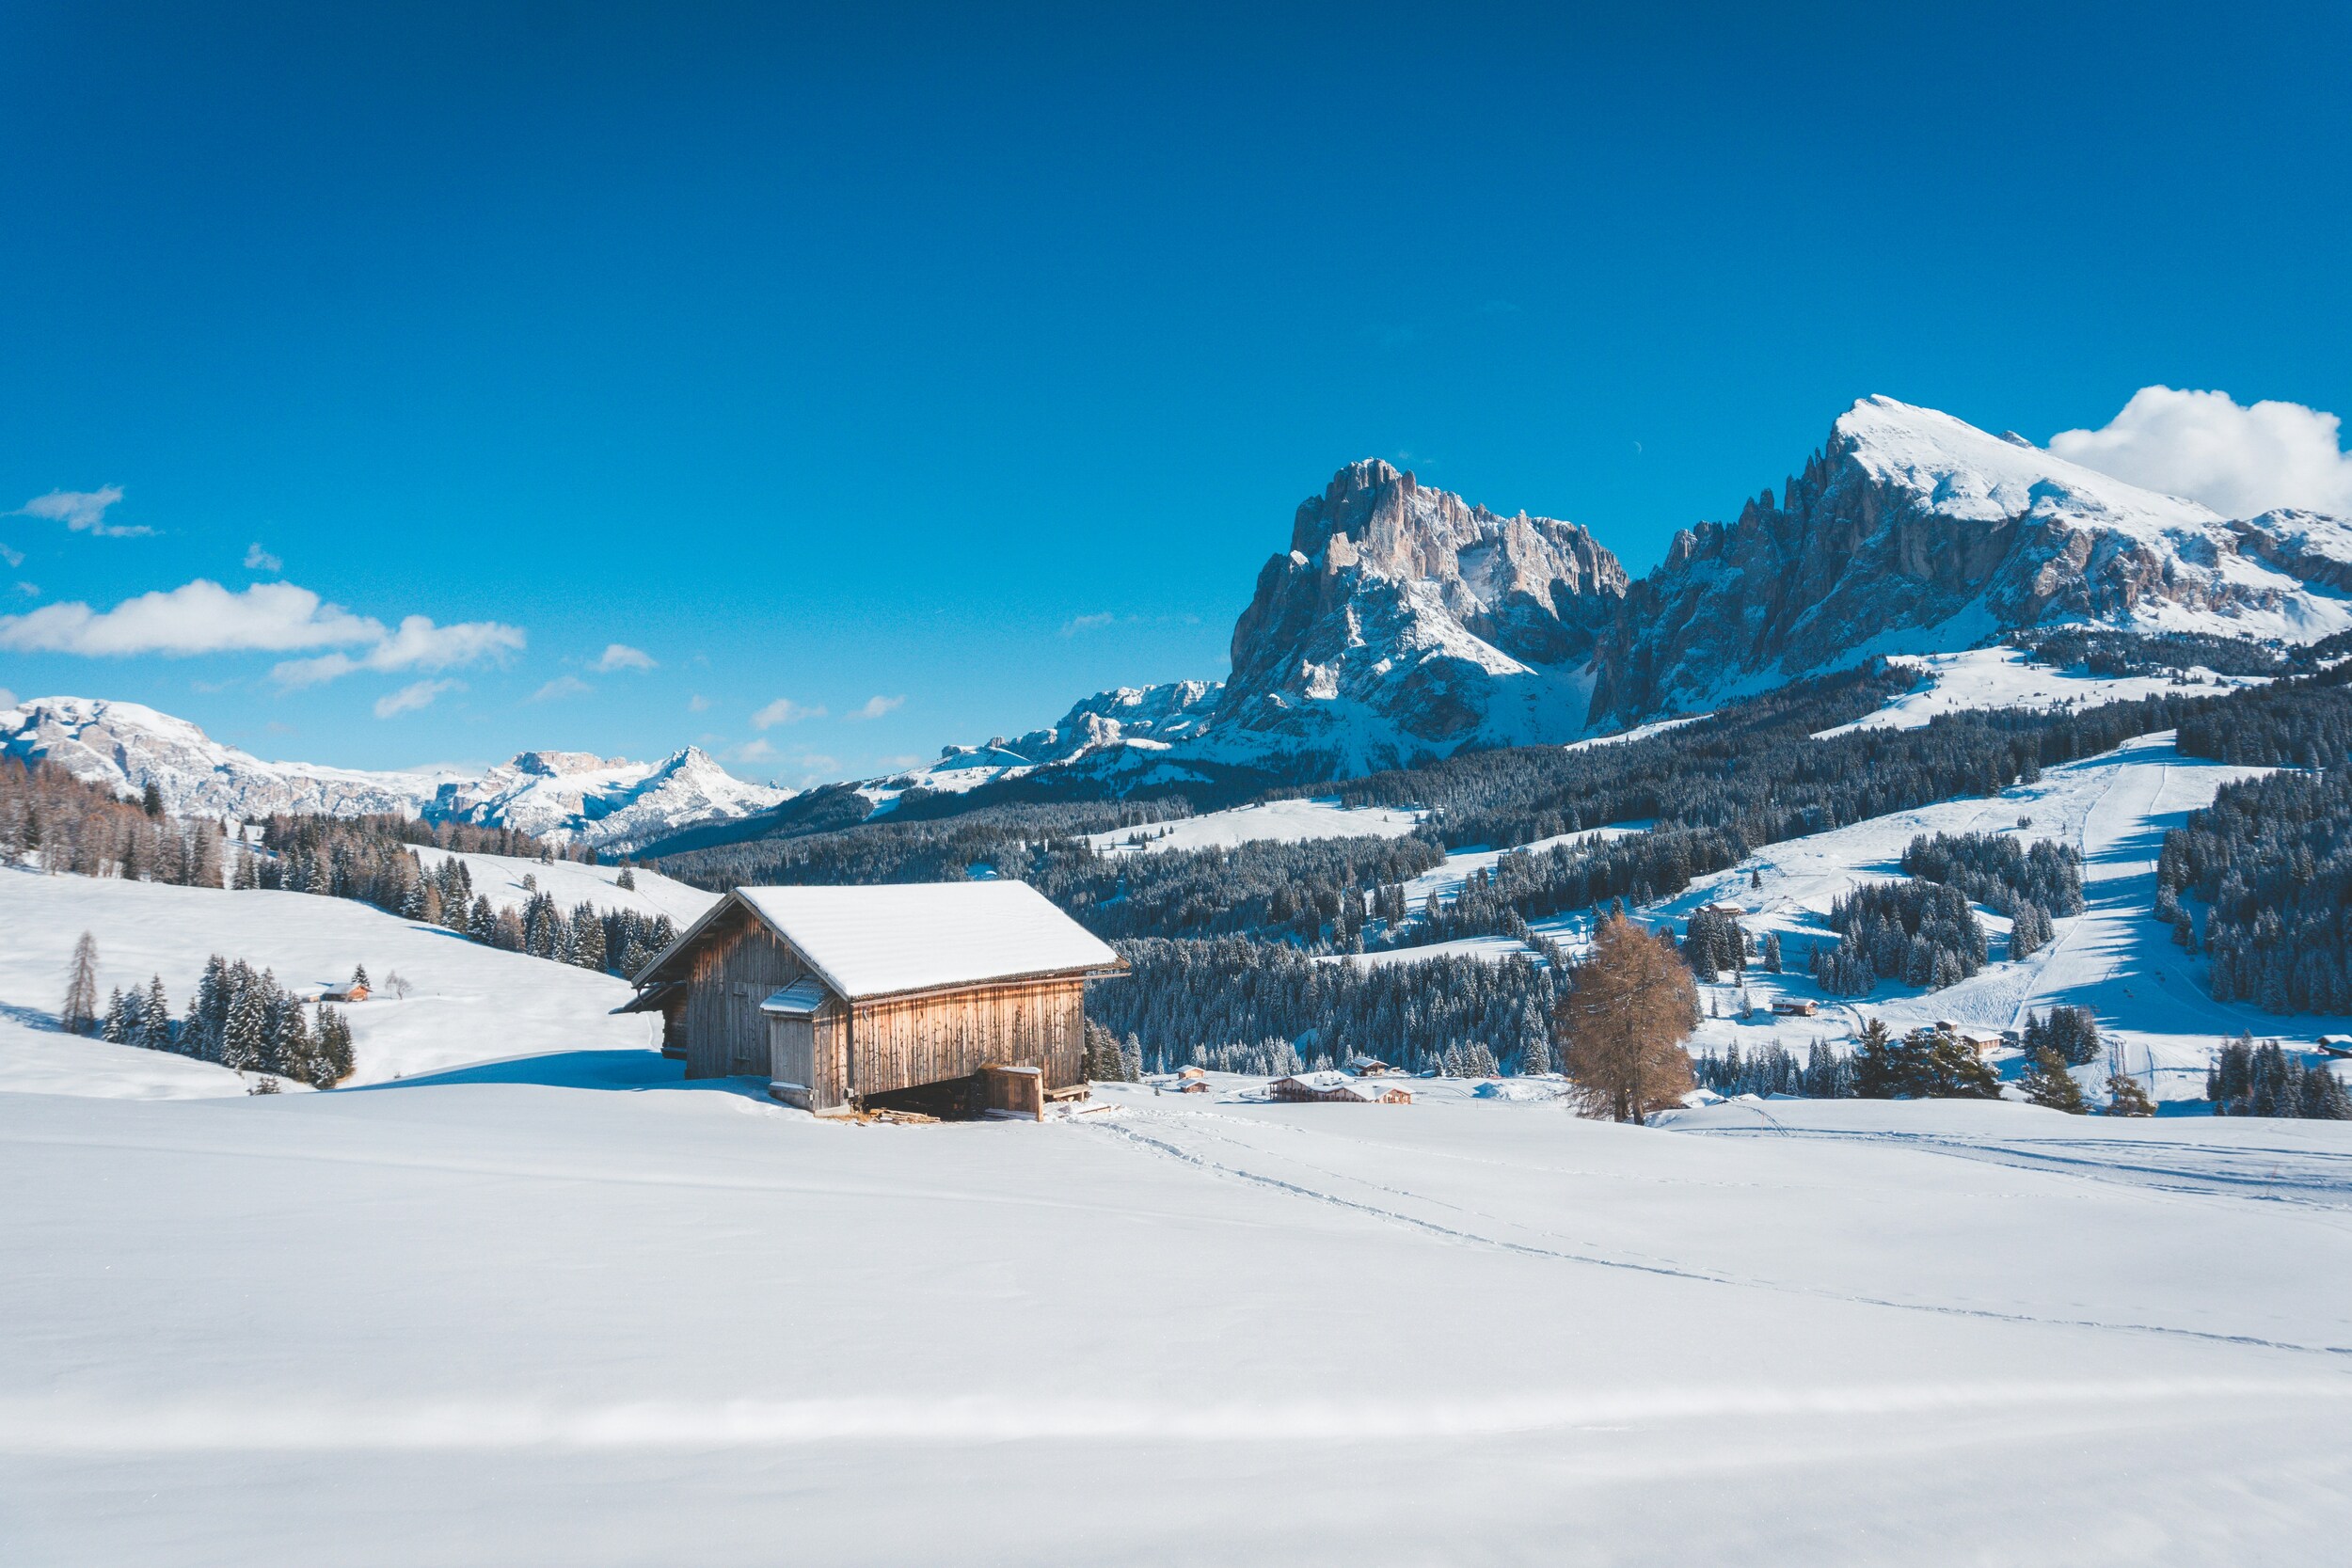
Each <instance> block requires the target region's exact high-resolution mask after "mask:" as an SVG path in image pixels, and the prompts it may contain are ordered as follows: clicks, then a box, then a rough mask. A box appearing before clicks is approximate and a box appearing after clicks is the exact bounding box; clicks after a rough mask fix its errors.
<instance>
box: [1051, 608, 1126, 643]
mask: <svg viewBox="0 0 2352 1568" xmlns="http://www.w3.org/2000/svg"><path fill="white" fill-rule="evenodd" d="M1118 619H1119V617H1118V616H1116V615H1113V614H1112V613H1111V612H1110V611H1109V610H1102V611H1099V612H1097V613H1096V614H1092V615H1073V616H1072V617H1071V618H1070V619H1069V620H1067V621H1064V622H1063V623H1062V624H1061V634H1062V635H1063V636H1064V637H1075V636H1077V635H1078V634H1079V633H1080V632H1082V631H1101V630H1102V629H1103V628H1104V626H1109V625H1110V624H1111V623H1112V622H1113V621H1116V620H1118Z"/></svg>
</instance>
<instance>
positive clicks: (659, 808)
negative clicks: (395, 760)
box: [425, 746, 792, 853]
mask: <svg viewBox="0 0 2352 1568" xmlns="http://www.w3.org/2000/svg"><path fill="white" fill-rule="evenodd" d="M791 794H792V792H791V791H790V790H787V789H773V788H771V787H769V786H768V785H765V784H745V783H744V782H743V781H742V780H740V779H738V778H735V777H734V776H733V775H731V774H729V773H728V772H727V771H726V769H725V768H721V767H720V766H719V765H718V764H717V763H715V762H713V761H712V760H711V759H710V758H709V756H708V755H707V754H706V753H705V752H703V750H702V748H700V747H698V746H689V747H687V748H686V749H685V750H684V751H682V752H674V753H673V754H671V755H670V756H667V757H665V758H663V759H662V760H661V761H660V762H655V763H644V762H628V761H624V760H622V759H620V758H617V757H599V756H595V755H592V754H590V753H589V752H522V753H521V754H520V755H518V756H516V758H514V760H512V761H511V762H505V763H501V764H500V765H499V766H498V767H496V768H492V769H490V771H489V772H487V773H485V774H484V775H483V776H482V777H481V778H479V779H470V780H464V781H454V782H450V783H445V784H442V785H441V786H440V788H439V789H438V790H437V792H436V793H435V795H434V797H433V799H432V800H431V801H430V802H428V803H427V804H426V806H425V815H426V816H429V817H431V818H432V819H434V820H435V821H446V822H471V823H475V824H477V825H479V826H482V827H494V828H516V829H519V830H521V831H522V832H527V833H531V834H532V835H534V836H536V837H539V838H544V839H548V840H551V841H553V842H555V843H559V844H562V843H568V842H572V841H574V840H577V841H579V842H580V843H584V844H593V845H595V846H596V847H598V848H600V849H610V850H612V851H614V852H616V853H621V852H626V851H628V850H631V849H634V848H636V847H639V846H641V845H645V844H651V843H654V842H655V841H657V840H659V839H664V838H668V837H670V836H671V835H673V834H675V833H676V832H680V831H682V830H684V829H687V828H691V827H695V826H698V825H701V824H704V823H710V822H725V821H732V820H735V819H737V818H739V817H745V816H757V815H758V814H759V813H761V812H764V811H770V810H772V809H774V808H775V807H776V806H779V805H781V804H783V803H784V802H785V801H786V800H789V799H790V798H791Z"/></svg>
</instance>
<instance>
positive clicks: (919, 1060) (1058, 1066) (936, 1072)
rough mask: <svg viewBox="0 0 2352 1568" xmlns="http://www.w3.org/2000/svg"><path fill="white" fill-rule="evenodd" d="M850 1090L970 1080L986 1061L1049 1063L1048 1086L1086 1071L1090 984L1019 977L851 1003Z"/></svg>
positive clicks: (865, 1091) (1061, 1083) (1077, 1078)
mask: <svg viewBox="0 0 2352 1568" xmlns="http://www.w3.org/2000/svg"><path fill="white" fill-rule="evenodd" d="M851 1015H852V1022H851V1024H850V1030H851V1035H852V1037H853V1039H854V1041H855V1044H854V1046H853V1048H852V1054H853V1056H854V1061H853V1064H852V1069H853V1074H854V1079H855V1082H854V1083H853V1084H851V1085H850V1092H852V1093H854V1094H859V1095H867V1094H882V1093H884V1092H886V1091H888V1090H891V1089H904V1088H912V1087H914V1085H917V1084H935V1083H938V1082H939V1081H941V1080H942V1079H946V1078H963V1077H967V1076H969V1075H970V1074H972V1073H974V1072H977V1070H979V1069H980V1068H981V1067H982V1066H983V1065H984V1064H986V1063H989V1062H1003V1063H1006V1064H1015V1063H1024V1062H1025V1063H1029V1064H1032V1065H1034V1066H1037V1067H1040V1068H1042V1069H1045V1086H1046V1087H1047V1088H1049V1089H1057V1088H1062V1087H1065V1086H1067V1085H1072V1084H1076V1083H1080V1082H1082V1081H1083V1080H1084V1079H1085V1076H1086V982H1085V981H1084V980H1082V979H1071V980H1014V981H1008V982H1006V983H1003V984H1000V985H993V986H970V987H966V988H964V989H962V990H951V991H942V992H939V993H937V994H935V995H928V996H914V997H884V998H882V999H881V1000H879V1001H875V1002H861V1003H858V1004H856V1005H855V1006H854V1007H853V1008H852V1009H851Z"/></svg>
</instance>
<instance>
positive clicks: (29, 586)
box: [16, 582, 40, 599]
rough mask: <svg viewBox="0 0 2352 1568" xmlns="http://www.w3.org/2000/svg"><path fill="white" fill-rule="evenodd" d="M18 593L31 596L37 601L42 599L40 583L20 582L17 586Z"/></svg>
mask: <svg viewBox="0 0 2352 1568" xmlns="http://www.w3.org/2000/svg"><path fill="white" fill-rule="evenodd" d="M16 591H17V592H18V593H20V594H30V595H32V596H33V597H34V598H36V599H38V598H40V583H38V582H20V583H18V584H17V585H16Z"/></svg>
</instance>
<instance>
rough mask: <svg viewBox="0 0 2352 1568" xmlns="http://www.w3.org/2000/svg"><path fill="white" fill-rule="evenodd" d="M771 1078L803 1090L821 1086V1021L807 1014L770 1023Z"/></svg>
mask: <svg viewBox="0 0 2352 1568" xmlns="http://www.w3.org/2000/svg"><path fill="white" fill-rule="evenodd" d="M768 1048H769V1052H770V1057H771V1059H770V1063H769V1069H768V1071H769V1076H770V1077H771V1078H772V1079H774V1080H775V1082H777V1083H779V1084H791V1085H796V1086H798V1087H800V1088H801V1089H803V1090H806V1089H810V1088H814V1087H815V1086H816V1084H817V1020H816V1019H815V1018H813V1017H811V1016H810V1015H808V1014H806V1013H803V1014H801V1015H799V1016H798V1017H793V1016H789V1015H787V1016H786V1017H783V1018H777V1019H771V1020H770V1021H769V1024H768Z"/></svg>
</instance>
